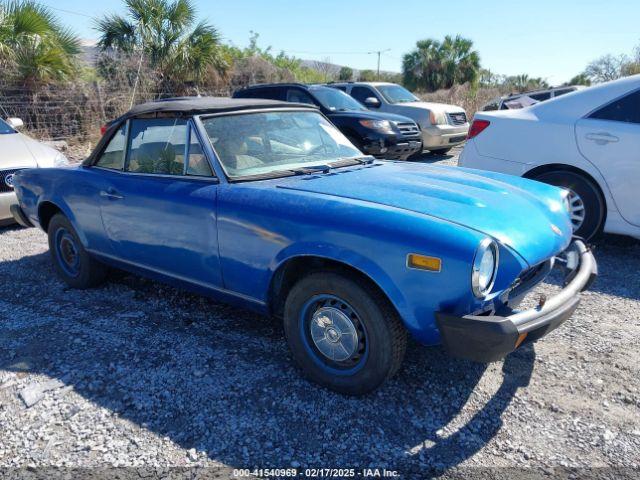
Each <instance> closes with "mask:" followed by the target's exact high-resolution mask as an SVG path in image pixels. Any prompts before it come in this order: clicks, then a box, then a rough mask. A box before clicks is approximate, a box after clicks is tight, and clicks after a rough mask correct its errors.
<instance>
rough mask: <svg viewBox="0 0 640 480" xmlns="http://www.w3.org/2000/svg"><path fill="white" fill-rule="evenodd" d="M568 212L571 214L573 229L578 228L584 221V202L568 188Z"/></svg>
mask: <svg viewBox="0 0 640 480" xmlns="http://www.w3.org/2000/svg"><path fill="white" fill-rule="evenodd" d="M568 200H569V213H570V215H571V224H572V225H573V231H574V232H575V231H576V230H578V229H579V228H580V227H581V226H582V224H583V223H584V218H585V214H586V211H585V209H584V202H583V201H582V198H580V195H578V194H577V193H576V192H574V191H573V190H569V197H568Z"/></svg>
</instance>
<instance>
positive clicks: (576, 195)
mask: <svg viewBox="0 0 640 480" xmlns="http://www.w3.org/2000/svg"><path fill="white" fill-rule="evenodd" d="M534 179H535V180H538V181H540V182H544V183H548V184H549V185H554V186H556V187H562V188H565V189H567V190H569V206H570V212H571V223H572V225H573V231H574V233H575V234H576V235H577V236H578V237H582V238H584V239H586V240H590V239H593V238H594V237H596V236H597V235H598V234H599V233H600V232H601V231H602V227H603V224H604V215H605V203H604V199H603V198H602V195H601V193H600V190H599V189H598V187H597V186H596V185H595V184H594V183H593V182H592V181H591V180H589V179H587V178H586V177H584V176H583V175H580V174H579V173H576V172H570V171H556V172H547V173H542V174H540V175H537V176H536V177H534Z"/></svg>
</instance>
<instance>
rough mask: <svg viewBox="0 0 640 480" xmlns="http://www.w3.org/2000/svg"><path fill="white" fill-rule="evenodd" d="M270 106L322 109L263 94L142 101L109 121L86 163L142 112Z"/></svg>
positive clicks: (199, 111) (193, 112) (190, 112)
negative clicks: (125, 124)
mask: <svg viewBox="0 0 640 480" xmlns="http://www.w3.org/2000/svg"><path fill="white" fill-rule="evenodd" d="M269 108H308V109H310V110H318V107H316V106H315V105H309V104H307V103H292V102H281V101H279V100H265V99H262V98H229V97H175V98H164V99H161V100H155V101H153V102H147V103H141V104H139V105H136V106H134V107H133V108H132V109H131V110H129V111H128V112H127V113H125V114H124V115H121V116H120V117H118V118H116V119H115V120H113V121H112V122H109V124H108V125H109V130H107V132H105V135H104V136H103V137H102V138H101V140H100V142H98V145H97V146H96V148H95V149H94V150H93V152H92V153H91V155H90V156H89V158H87V159H86V160H85V161H84V162H82V163H83V165H92V164H93V163H94V161H95V155H96V153H97V152H100V151H101V150H102V148H103V146H104V144H105V143H106V142H107V141H108V140H109V139H110V138H111V135H110V130H112V129H114V128H115V127H116V126H117V125H120V124H121V123H122V122H123V121H125V120H127V119H129V118H134V117H138V116H141V115H152V114H154V113H175V114H181V115H198V114H204V113H225V112H238V111H242V110H260V109H269Z"/></svg>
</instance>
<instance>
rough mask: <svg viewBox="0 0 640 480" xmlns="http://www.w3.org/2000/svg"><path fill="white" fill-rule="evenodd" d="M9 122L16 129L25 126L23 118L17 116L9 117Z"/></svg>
mask: <svg viewBox="0 0 640 480" xmlns="http://www.w3.org/2000/svg"><path fill="white" fill-rule="evenodd" d="M7 124H8V125H9V126H10V127H11V128H16V129H17V128H20V127H22V126H24V122H23V121H22V119H21V118H16V117H11V118H7Z"/></svg>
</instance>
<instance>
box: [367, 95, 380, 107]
mask: <svg viewBox="0 0 640 480" xmlns="http://www.w3.org/2000/svg"><path fill="white" fill-rule="evenodd" d="M364 104H365V105H366V106H367V107H369V108H379V107H380V100H378V99H377V98H376V97H367V98H365V100H364Z"/></svg>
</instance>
